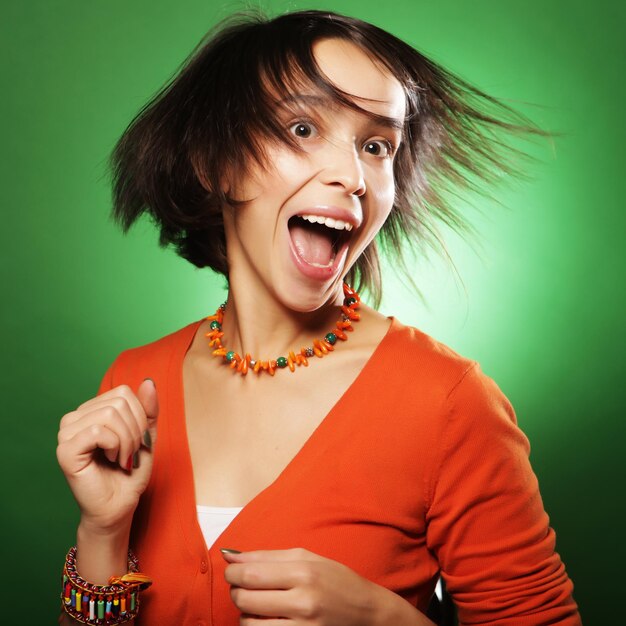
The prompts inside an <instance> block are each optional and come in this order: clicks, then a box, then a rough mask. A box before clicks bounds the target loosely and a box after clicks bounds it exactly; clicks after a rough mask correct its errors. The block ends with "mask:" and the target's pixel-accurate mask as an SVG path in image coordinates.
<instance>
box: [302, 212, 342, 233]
mask: <svg viewBox="0 0 626 626" xmlns="http://www.w3.org/2000/svg"><path fill="white" fill-rule="evenodd" d="M299 217H301V218H302V219H303V220H307V222H311V224H324V225H325V226H328V228H335V229H336V230H352V224H349V223H348V222H344V221H343V220H336V219H333V218H332V217H322V216H321V215H300V216H299Z"/></svg>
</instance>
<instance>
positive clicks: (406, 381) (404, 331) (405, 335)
mask: <svg viewBox="0 0 626 626" xmlns="http://www.w3.org/2000/svg"><path fill="white" fill-rule="evenodd" d="M379 350H381V355H380V357H381V358H380V360H379V361H378V364H379V368H378V372H379V375H380V376H381V377H384V381H385V388H386V390H387V392H388V396H389V397H392V398H396V399H397V400H398V401H399V402H401V403H402V404H404V405H405V406H406V407H407V409H409V407H414V408H415V409H416V410H417V411H418V412H419V413H420V414H421V415H422V416H423V417H424V418H425V419H427V420H428V423H429V428H431V429H432V430H433V431H437V432H438V433H439V435H440V436H442V435H443V432H444V431H445V430H449V429H450V427H451V425H453V424H454V425H455V426H457V423H458V427H459V428H460V429H461V430H462V429H466V432H467V429H469V430H472V429H486V430H490V429H491V428H494V427H496V426H498V425H500V426H501V427H505V428H508V427H510V426H511V425H515V424H516V423H517V420H516V416H515V412H514V410H513V407H512V406H511V403H510V402H509V400H508V398H507V397H506V396H505V395H504V393H503V392H502V390H501V389H500V387H499V386H498V384H497V383H496V382H495V381H494V380H493V379H492V378H491V377H490V376H488V375H487V374H485V373H484V372H483V370H482V369H481V366H480V363H478V361H476V360H474V359H471V358H468V357H466V356H463V355H461V354H459V353H458V352H456V351H455V350H453V349H452V348H450V347H449V346H447V345H446V344H444V343H442V342H440V341H438V340H436V339H434V338H433V337H431V336H430V335H428V334H426V333H424V332H422V331H421V330H419V329H417V328H414V327H412V326H407V325H404V324H402V323H401V322H399V321H398V320H397V319H395V318H392V324H391V326H390V328H389V332H388V334H387V336H386V337H385V340H384V341H383V342H382V343H381V345H380V347H379Z"/></svg>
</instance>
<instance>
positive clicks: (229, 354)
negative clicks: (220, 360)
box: [225, 350, 235, 363]
mask: <svg viewBox="0 0 626 626" xmlns="http://www.w3.org/2000/svg"><path fill="white" fill-rule="evenodd" d="M225 358H226V361H227V362H228V363H230V362H231V361H232V360H233V359H234V358H235V353H234V352H233V351H232V350H231V351H230V352H227V353H226V357H225Z"/></svg>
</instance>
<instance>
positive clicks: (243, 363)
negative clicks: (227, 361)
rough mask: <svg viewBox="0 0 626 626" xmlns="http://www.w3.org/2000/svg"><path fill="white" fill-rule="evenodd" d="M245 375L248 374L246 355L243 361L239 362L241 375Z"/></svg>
mask: <svg viewBox="0 0 626 626" xmlns="http://www.w3.org/2000/svg"><path fill="white" fill-rule="evenodd" d="M237 371H239V370H237ZM247 373H248V355H246V358H245V359H242V360H241V374H242V375H243V376H245V375H246V374H247Z"/></svg>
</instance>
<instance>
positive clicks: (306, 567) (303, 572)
mask: <svg viewBox="0 0 626 626" xmlns="http://www.w3.org/2000/svg"><path fill="white" fill-rule="evenodd" d="M298 580H299V582H300V584H301V585H302V586H305V587H314V586H315V584H316V582H317V572H316V571H315V569H314V568H313V567H311V566H310V564H309V563H303V564H302V567H301V568H300V569H299V571H298Z"/></svg>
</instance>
